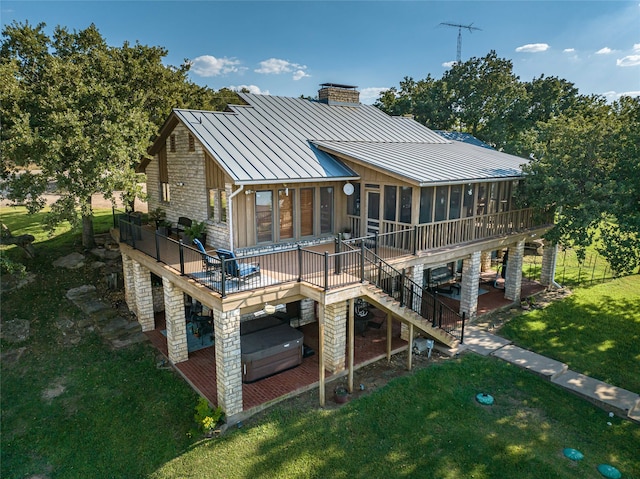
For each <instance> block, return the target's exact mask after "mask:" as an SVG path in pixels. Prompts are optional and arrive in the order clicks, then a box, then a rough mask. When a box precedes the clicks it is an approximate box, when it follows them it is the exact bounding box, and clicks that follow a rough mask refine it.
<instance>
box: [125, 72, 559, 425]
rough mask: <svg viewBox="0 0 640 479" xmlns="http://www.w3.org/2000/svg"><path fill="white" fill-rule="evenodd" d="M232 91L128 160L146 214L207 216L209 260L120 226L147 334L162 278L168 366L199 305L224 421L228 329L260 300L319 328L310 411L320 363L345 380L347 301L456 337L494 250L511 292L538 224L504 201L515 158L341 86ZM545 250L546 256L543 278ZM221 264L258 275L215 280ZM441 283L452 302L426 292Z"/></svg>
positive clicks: (229, 399) (472, 309)
mask: <svg viewBox="0 0 640 479" xmlns="http://www.w3.org/2000/svg"><path fill="white" fill-rule="evenodd" d="M240 96H241V98H242V100H243V101H244V102H245V103H246V104H245V105H230V106H229V107H228V109H227V111H225V112H210V111H196V110H181V109H176V110H173V112H172V113H171V114H170V116H169V118H168V119H167V121H166V122H165V124H164V126H163V128H162V129H161V132H160V134H159V136H158V138H157V139H156V140H155V142H154V144H153V145H152V147H151V148H150V150H149V153H150V156H151V157H152V158H151V159H149V160H145V161H144V162H143V163H142V164H141V167H140V169H141V171H144V172H145V173H146V176H147V193H148V196H149V208H150V209H155V208H158V207H161V208H163V209H164V210H165V211H166V214H167V219H168V220H170V221H171V222H173V223H177V222H178V220H179V218H181V217H188V218H190V219H193V220H197V221H205V222H206V226H207V235H206V241H205V246H206V249H207V253H206V254H203V253H202V252H201V251H199V250H197V249H196V248H195V247H194V246H193V245H192V244H185V243H183V242H180V241H178V239H177V238H175V237H174V238H167V237H165V236H162V235H158V234H154V233H153V232H149V231H147V230H145V229H144V228H139V227H137V226H132V225H130V224H129V223H127V222H126V221H123V222H121V223H120V234H121V241H123V242H124V244H123V246H122V248H121V251H122V256H123V269H124V276H125V290H126V298H127V302H128V304H129V306H130V308H131V309H132V311H134V312H135V313H136V315H137V317H138V320H139V322H140V324H141V325H142V328H143V330H149V329H153V327H154V305H153V298H152V294H151V290H152V287H151V277H155V278H160V279H161V282H162V296H161V299H160V303H163V307H164V310H165V317H166V336H167V350H168V356H169V359H170V361H171V362H173V363H174V364H177V363H180V362H182V361H187V360H188V359H189V352H188V350H187V346H186V326H185V314H184V311H185V297H188V298H193V299H194V300H197V301H198V302H200V303H201V304H202V305H204V306H205V307H206V308H208V309H209V310H210V311H211V312H212V315H213V329H214V336H215V365H214V364H212V365H211V367H212V368H213V367H215V369H216V382H217V402H218V405H220V406H221V407H222V408H223V409H224V410H225V412H226V414H227V416H228V417H231V418H233V417H238V415H240V414H241V413H242V411H243V401H242V391H243V384H242V381H243V368H246V364H245V363H244V359H243V358H242V352H241V323H242V324H245V323H246V322H247V321H251V320H252V318H255V317H256V313H259V312H261V311H267V310H273V306H276V305H278V307H280V308H282V307H283V306H282V305H288V308H287V311H293V314H294V315H295V316H296V318H297V321H298V324H304V323H308V324H316V325H317V332H318V341H319V350H318V356H319V371H318V377H319V385H320V388H319V389H320V392H319V395H320V403H321V404H324V400H325V397H324V389H325V388H324V379H325V372H326V371H328V372H329V373H337V372H340V371H345V370H347V371H348V374H349V376H348V377H349V386H350V387H353V384H352V381H353V367H354V366H353V344H354V343H353V334H354V333H353V331H354V322H355V319H354V311H355V305H356V302H357V301H359V300H365V301H366V302H367V303H369V304H372V305H374V306H375V307H376V308H378V309H379V310H382V311H384V312H385V313H386V315H387V316H386V317H387V319H388V321H387V325H388V326H387V327H388V328H390V327H391V326H390V325H391V323H392V322H400V323H401V329H402V338H403V339H404V340H406V341H407V342H408V344H409V345H411V344H413V338H414V337H415V336H417V335H421V336H424V337H425V338H431V339H434V340H436V341H438V342H440V343H444V344H446V345H450V346H451V345H454V344H456V343H457V342H458V341H460V340H461V339H462V332H463V329H462V328H463V327H464V321H465V319H469V318H473V317H474V316H475V315H476V312H477V303H478V291H479V282H480V273H481V270H482V269H483V268H485V267H486V266H487V263H488V262H490V260H491V254H492V252H495V251H497V250H504V249H507V250H508V257H509V261H508V263H507V265H506V268H507V269H506V275H507V278H508V279H509V280H508V281H506V283H505V293H504V294H505V297H506V298H508V299H509V300H513V301H517V300H519V297H520V294H521V281H522V271H521V270H522V259H523V253H524V244H525V242H526V241H527V240H528V239H530V238H531V237H533V236H540V235H541V234H542V233H543V232H544V231H545V230H546V229H547V228H548V227H549V224H547V222H540V221H538V220H536V218H537V217H536V216H535V215H534V212H533V211H532V210H531V209H529V208H523V207H520V206H518V205H517V204H516V202H515V200H514V194H515V191H516V188H517V185H518V183H519V181H521V180H522V170H521V165H522V164H523V163H525V162H526V161H527V160H525V159H523V158H519V157H515V156H512V155H508V154H505V153H502V152H498V151H495V150H492V149H489V148H484V147H480V146H476V145H473V144H468V143H464V142H460V141H455V140H450V139H447V138H444V137H443V136H441V135H438V134H436V133H435V132H433V131H431V130H429V129H428V128H426V127H425V126H423V125H421V124H419V123H417V122H416V121H414V120H413V119H411V118H406V117H390V116H388V115H386V114H385V113H383V112H381V111H380V110H378V109H376V108H375V107H373V106H369V105H363V104H361V103H360V102H359V93H358V91H357V90H356V87H352V86H348V85H339V84H332V83H326V84H322V85H321V89H320V90H319V94H318V100H309V99H302V98H284V97H277V96H262V95H252V94H244V93H242V94H240ZM345 232H349V233H350V234H351V236H352V237H353V238H351V239H346V238H345V237H344V233H345ZM220 249H224V250H227V251H228V252H232V253H234V254H235V256H236V257H237V260H229V259H224V258H223V257H221V256H218V255H216V250H220ZM555 255H556V250H555V248H545V249H544V255H543V264H542V268H543V274H542V282H543V283H546V284H549V283H550V282H551V281H552V278H553V268H554V265H555ZM227 258H228V257H227ZM230 261H233V266H234V267H235V266H236V262H237V263H241V264H244V265H249V266H252V267H253V271H254V272H257V273H258V274H254V275H251V276H250V277H249V276H248V277H246V278H245V277H241V275H239V274H238V275H234V274H229V271H230V270H229V269H228V266H229V264H230ZM257 269H259V271H256V270H257ZM445 285H446V287H450V288H451V287H455V288H457V289H458V290H459V297H460V302H459V309H452V308H451V307H448V306H446V305H445V304H443V303H442V302H441V301H440V300H439V299H438V295H435V294H432V293H433V292H434V291H437V290H438V288H442V287H445ZM389 331H390V330H389ZM387 348H388V352H387V354H388V355H389V356H390V354H391V349H390V345H388V346H387ZM410 356H411V355H409V357H410ZM409 360H410V359H409Z"/></svg>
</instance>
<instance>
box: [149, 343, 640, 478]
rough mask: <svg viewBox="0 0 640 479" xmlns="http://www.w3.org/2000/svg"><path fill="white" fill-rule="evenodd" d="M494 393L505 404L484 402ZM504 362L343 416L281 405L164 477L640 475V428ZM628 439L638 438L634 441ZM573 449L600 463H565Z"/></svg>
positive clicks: (343, 411) (469, 366)
mask: <svg viewBox="0 0 640 479" xmlns="http://www.w3.org/2000/svg"><path fill="white" fill-rule="evenodd" d="M479 392H487V393H490V394H492V395H493V396H494V397H495V398H496V401H495V403H494V405H493V406H482V405H480V404H479V403H478V402H477V401H476V400H475V396H476V394H478V393H479ZM606 420H607V416H606V415H605V414H604V413H603V412H602V411H600V410H597V409H596V408H594V407H593V406H591V405H589V404H587V403H585V402H584V401H581V400H580V399H578V398H576V397H574V396H572V395H570V394H567V393H566V392H564V391H562V390H561V389H560V388H557V387H555V386H554V385H552V384H550V383H548V382H545V381H543V380H542V379H540V378H538V377H536V376H534V375H531V374H530V373H528V372H526V371H522V370H520V369H518V368H516V367H514V366H511V365H508V364H506V363H502V362H500V361H498V360H496V359H493V358H481V357H479V356H475V355H468V356H464V357H463V358H462V359H461V360H451V361H448V362H446V363H444V364H438V365H434V366H432V367H429V368H426V369H423V370H420V371H417V372H415V373H414V374H412V375H409V376H405V377H402V378H398V379H396V380H393V381H391V382H390V383H389V384H388V385H387V386H385V387H384V388H382V389H380V390H378V391H375V392H373V393H372V394H371V395H369V396H364V397H361V398H359V399H358V400H356V401H352V402H351V403H349V404H347V405H346V406H344V407H342V408H340V409H337V410H333V411H328V410H316V411H312V412H307V413H299V412H297V411H296V410H295V409H294V408H287V407H286V406H281V407H278V406H277V407H276V408H275V409H274V410H273V411H271V412H270V413H269V414H268V415H267V416H266V417H265V418H264V420H262V421H260V422H259V423H257V424H256V425H254V426H253V427H247V428H246V429H241V430H238V431H235V432H234V433H232V434H230V435H229V436H227V437H225V438H223V439H222V440H220V441H217V442H215V443H213V444H210V445H203V446H201V447H198V448H196V450H194V451H191V452H189V453H187V454H185V455H184V456H183V457H180V458H178V459H176V460H175V461H172V463H169V464H167V465H166V466H165V467H164V468H163V469H161V470H159V471H158V472H157V473H156V474H155V475H154V476H153V477H156V478H164V477H194V476H195V475H196V474H197V471H199V470H202V469H203V468H205V467H206V465H207V464H212V463H215V464H216V465H217V467H216V471H217V474H218V476H219V477H254V478H263V477H264V478H266V477H269V478H272V477H273V478H289V477H313V478H324V477H338V478H341V477H344V478H347V477H390V478H395V477H450V478H467V477H475V478H489V477H527V478H549V477H554V478H569V477H571V478H573V477H597V471H596V470H595V467H596V465H597V464H598V463H599V462H598V461H600V462H604V461H607V460H611V459H612V458H614V457H615V458H616V464H617V465H618V466H619V467H620V468H621V469H624V470H625V475H626V474H627V473H628V474H629V475H630V476H632V475H633V472H636V473H637V472H640V470H639V466H638V464H637V463H636V462H635V452H636V450H637V446H638V445H639V444H640V429H639V428H638V427H637V426H635V425H633V424H631V423H629V422H628V421H618V420H616V421H615V424H614V425H613V426H611V427H610V428H609V429H607V428H606V427H603V425H604V424H605V421H606ZM624 436H626V437H624ZM568 445H571V446H572V447H576V448H578V449H580V450H582V451H583V453H585V456H586V457H587V458H588V460H585V461H583V462H582V463H580V464H578V463H573V462H572V461H569V460H567V459H566V458H563V457H562V449H563V448H564V447H567V446H568Z"/></svg>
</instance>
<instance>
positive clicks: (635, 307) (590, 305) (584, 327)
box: [499, 275, 640, 393]
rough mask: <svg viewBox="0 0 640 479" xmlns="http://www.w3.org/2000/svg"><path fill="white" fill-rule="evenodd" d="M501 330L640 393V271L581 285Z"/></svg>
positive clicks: (539, 350)
mask: <svg viewBox="0 0 640 479" xmlns="http://www.w3.org/2000/svg"><path fill="white" fill-rule="evenodd" d="M499 334H500V335H502V336H504V337H505V338H508V339H510V340H512V341H513V342H515V343H516V344H517V345H519V346H522V347H524V348H526V349H531V350H532V351H535V352H537V353H540V354H543V355H545V356H549V357H551V358H554V359H557V360H559V361H562V362H564V363H567V364H568V365H569V368H570V369H573V370H575V371H578V372H581V373H584V374H586V375H588V376H592V377H594V378H597V379H600V380H602V381H605V382H607V383H610V384H613V385H615V386H619V387H621V388H624V389H628V390H630V391H633V392H638V393H640V348H639V347H638V345H639V344H640V275H633V276H627V277H625V278H620V279H616V280H613V281H610V282H607V283H602V284H597V285H594V286H589V287H582V288H576V289H575V290H574V291H573V294H572V295H571V296H569V297H568V298H566V299H565V300H563V301H559V302H556V303H553V304H551V305H550V306H549V307H547V308H545V309H543V310H532V311H530V312H528V313H526V314H523V315H520V316H518V317H516V318H514V319H512V320H510V321H509V322H508V323H507V324H505V326H504V327H503V328H502V329H501V330H500V333H499Z"/></svg>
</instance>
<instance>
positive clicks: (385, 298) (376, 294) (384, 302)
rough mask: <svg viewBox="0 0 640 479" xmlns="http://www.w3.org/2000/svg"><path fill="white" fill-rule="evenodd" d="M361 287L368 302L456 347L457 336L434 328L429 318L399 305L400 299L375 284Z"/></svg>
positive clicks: (441, 341) (429, 335) (428, 334)
mask: <svg viewBox="0 0 640 479" xmlns="http://www.w3.org/2000/svg"><path fill="white" fill-rule="evenodd" d="M362 289H363V293H364V294H365V296H366V298H367V301H368V302H370V303H372V304H374V305H375V306H376V307H378V308H380V309H382V310H384V311H387V312H389V313H391V314H393V315H395V316H397V317H399V318H401V319H402V321H404V322H406V323H409V324H412V325H413V326H414V327H416V328H418V330H419V331H420V332H421V333H423V334H424V335H426V336H428V337H430V338H432V339H434V340H436V341H438V342H440V343H443V344H445V345H447V346H449V347H450V348H452V347H456V346H457V345H458V344H459V340H458V338H456V337H455V336H453V335H452V334H449V333H447V332H446V331H445V330H443V329H441V328H434V327H433V324H432V322H431V321H430V320H427V319H425V318H423V317H422V316H420V315H419V314H418V313H416V312H415V311H413V310H412V309H411V308H408V307H406V306H403V305H401V304H400V301H398V300H396V299H395V298H394V297H392V296H389V295H388V294H387V293H386V292H385V291H383V290H382V289H381V288H379V287H377V286H376V285H374V284H369V285H367V286H365V287H364V288H362Z"/></svg>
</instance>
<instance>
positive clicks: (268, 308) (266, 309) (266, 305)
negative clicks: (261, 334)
mask: <svg viewBox="0 0 640 479" xmlns="http://www.w3.org/2000/svg"><path fill="white" fill-rule="evenodd" d="M263 311H264V313H265V314H273V313H275V312H276V307H275V306H274V305H273V304H269V303H264V309H263Z"/></svg>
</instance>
